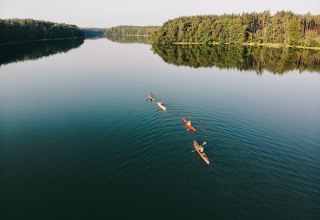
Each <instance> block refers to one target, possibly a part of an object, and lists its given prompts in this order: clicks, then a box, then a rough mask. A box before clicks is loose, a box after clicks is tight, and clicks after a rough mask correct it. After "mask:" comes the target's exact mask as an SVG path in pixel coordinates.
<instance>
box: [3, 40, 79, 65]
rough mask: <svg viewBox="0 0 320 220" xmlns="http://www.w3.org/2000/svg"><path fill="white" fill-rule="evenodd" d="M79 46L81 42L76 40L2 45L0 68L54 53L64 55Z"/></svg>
mask: <svg viewBox="0 0 320 220" xmlns="http://www.w3.org/2000/svg"><path fill="white" fill-rule="evenodd" d="M81 44H83V40H81V39H77V40H55V41H37V42H28V43H19V44H7V45H2V46H0V66H1V65H5V64H9V63H12V62H19V61H26V60H36V59H39V58H41V57H45V56H50V55H53V54H56V53H66V52H67V51H69V50H71V49H73V48H77V47H79V46H80V45H81Z"/></svg>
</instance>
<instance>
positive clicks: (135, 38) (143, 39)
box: [106, 35, 152, 44]
mask: <svg viewBox="0 0 320 220" xmlns="http://www.w3.org/2000/svg"><path fill="white" fill-rule="evenodd" d="M106 38H107V39H108V40H111V41H112V42H117V43H125V44H152V41H151V38H150V37H149V36H145V35H108V36H106Z"/></svg>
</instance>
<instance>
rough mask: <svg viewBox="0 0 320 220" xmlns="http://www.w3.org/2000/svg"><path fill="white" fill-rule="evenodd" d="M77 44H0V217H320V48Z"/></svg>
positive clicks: (115, 43) (89, 42) (106, 41)
mask: <svg viewBox="0 0 320 220" xmlns="http://www.w3.org/2000/svg"><path fill="white" fill-rule="evenodd" d="M81 43H82V42H81ZM81 43H72V45H71V46H70V45H69V44H68V45H66V46H63V45H62V46H61V45H60V46H59V48H58V49H50V46H49V47H43V46H40V47H38V46H33V47H34V48H37V50H36V51H38V52H37V54H38V55H35V53H34V52H33V51H30V50H29V49H28V50H22V52H21V51H19V50H17V52H16V53H19V54H10V57H7V56H8V55H7V54H5V55H4V53H5V50H1V51H0V53H1V54H2V55H1V57H4V58H3V59H2V60H3V62H2V63H1V64H3V65H1V66H0V203H1V208H0V214H1V215H0V219H4V220H6V219H138V218H140V219H222V218H226V219H319V216H320V211H319V204H320V99H319V98H320V74H319V71H318V69H317V68H318V67H319V65H318V64H319V60H317V59H316V58H315V57H317V56H319V54H315V53H313V54H312V55H310V57H311V56H312V59H314V60H315V61H314V62H312V65H314V66H315V67H311V68H310V67H309V66H307V67H306V65H310V63H309V64H308V61H305V63H306V64H304V65H303V66H304V67H303V68H300V67H299V68H294V67H292V65H289V64H288V63H287V64H288V66H290V68H285V69H283V68H282V69H275V70H271V69H270V68H272V67H270V66H271V65H270V63H269V65H266V68H264V67H263V65H262V66H261V65H259V67H257V68H256V66H255V64H254V63H255V62H256V60H257V59H255V58H254V57H253V58H254V59H251V58H250V57H249V58H248V59H247V58H246V59H244V60H246V62H247V61H248V60H249V61H250V60H251V61H252V62H253V63H252V62H251V61H250V62H249V61H248V62H249V63H251V64H252V65H251V66H252V68H251V67H250V68H244V67H237V66H236V64H230V62H232V61H239V60H235V59H239V58H232V57H230V56H231V55H230V56H229V55H228V56H227V57H229V59H230V62H228V60H225V59H223V61H224V65H227V66H224V65H222V66H221V65H220V64H216V62H218V60H216V59H215V60H212V59H213V58H212V57H213V56H215V57H218V58H219V57H220V58H221V57H222V55H223V54H225V52H223V51H224V50H223V51H222V52H221V51H220V50H219V51H220V52H219V51H218V52H216V51H213V49H210V51H209V52H208V51H207V52H206V54H207V56H208V57H207V58H206V57H203V56H204V55H203V53H202V52H201V51H203V50H201V51H200V52H199V50H198V49H197V48H195V49H194V48H191V49H190V48H189V49H188V48H187V49H186V48H182V49H181V48H180V49H179V48H169V49H163V48H152V47H151V46H150V45H147V44H124V43H117V42H111V41H109V40H107V39H100V40H86V41H85V42H84V43H83V44H82V45H81ZM80 45H81V46H80ZM21 47H22V46H21ZM51 47H55V48H57V46H56V45H51ZM73 47H74V48H77V49H72V48H73ZM70 49H71V50H70ZM39 51H40V52H39ZM43 51H44V52H46V53H44V52H43ZM240 52H241V51H240ZM21 53H23V54H26V55H25V56H22V55H21ZM221 53H222V55H221ZM270 53H271V52H268V54H269V55H268V56H269V57H272V56H271V55H270ZM319 53H320V52H319ZM190 54H191V55H190ZM192 54H193V55H194V56H193V55H192ZM232 54H234V52H232ZM241 54H243V53H242V52H241ZM252 54H254V53H252ZM299 54H300V53H299ZM41 56H43V57H42V58H41ZM250 56H251V55H250ZM246 57H247V55H246ZM260 57H261V56H260ZM308 57H309V56H307V58H308ZM34 59H36V60H34ZM288 59H289V60H291V61H292V60H293V59H292V57H291V56H290V57H289V58H288ZM294 59H296V58H294ZM22 60H24V61H23V62H21V61H22ZM201 60H211V62H209V64H205V65H201ZM221 60H222V58H221ZM264 60H265V59H264ZM298 60H299V59H298ZM300 60H301V59H300ZM13 61H18V62H16V63H10V62H13ZM165 61H166V62H165ZM167 62H168V63H167ZM199 62H200V65H199ZM283 62H285V61H283ZM317 62H318V63H317ZM238 63H243V62H240V61H239V62H238ZM256 63H257V62H256ZM293 63H296V62H295V61H293ZM229 64H230V65H229ZM194 67H197V68H194ZM148 91H152V92H153V93H154V94H155V95H156V97H157V98H159V99H162V100H163V101H164V102H165V103H166V104H167V112H163V111H161V110H160V109H159V108H158V107H157V105H156V103H155V102H147V101H146V98H145V95H146V93H147V92H148ZM181 116H184V117H187V118H188V119H191V120H192V121H193V123H194V126H195V127H196V128H197V129H198V131H199V132H198V133H196V134H193V133H190V132H188V131H187V130H186V129H185V127H184V126H183V124H182V122H181ZM194 139H196V140H197V141H199V142H200V143H202V142H204V141H206V142H207V145H206V148H205V151H206V153H207V155H208V157H209V159H210V160H211V164H210V166H207V165H206V164H205V163H204V162H203V161H202V160H201V159H200V158H199V156H198V155H196V154H195V153H194V152H192V151H193V140H194Z"/></svg>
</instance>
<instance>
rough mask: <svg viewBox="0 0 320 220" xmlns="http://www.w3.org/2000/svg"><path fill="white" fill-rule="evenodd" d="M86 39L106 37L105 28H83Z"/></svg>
mask: <svg viewBox="0 0 320 220" xmlns="http://www.w3.org/2000/svg"><path fill="white" fill-rule="evenodd" d="M81 31H82V32H83V33H84V37H85V38H101V37H104V34H105V31H106V29H105V28H81Z"/></svg>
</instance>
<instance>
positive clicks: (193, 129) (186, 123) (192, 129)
mask: <svg viewBox="0 0 320 220" xmlns="http://www.w3.org/2000/svg"><path fill="white" fill-rule="evenodd" d="M182 122H183V124H184V125H185V126H186V127H187V128H188V129H190V130H191V131H193V132H197V130H196V129H195V128H194V127H193V126H192V125H189V124H188V121H187V120H186V119H185V118H182Z"/></svg>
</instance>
